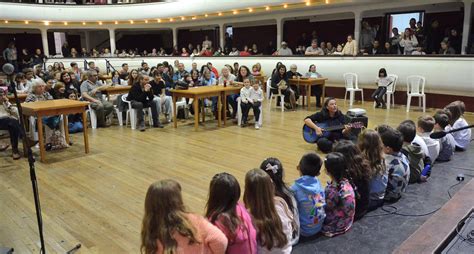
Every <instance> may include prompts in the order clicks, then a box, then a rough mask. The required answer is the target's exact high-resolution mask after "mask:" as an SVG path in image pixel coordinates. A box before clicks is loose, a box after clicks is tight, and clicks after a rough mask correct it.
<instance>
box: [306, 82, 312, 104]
mask: <svg viewBox="0 0 474 254" xmlns="http://www.w3.org/2000/svg"><path fill="white" fill-rule="evenodd" d="M306 97H307V98H308V99H307V100H308V110H311V84H310V85H308V94H307V95H306Z"/></svg>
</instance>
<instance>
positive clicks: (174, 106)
mask: <svg viewBox="0 0 474 254" xmlns="http://www.w3.org/2000/svg"><path fill="white" fill-rule="evenodd" d="M176 100H177V98H176V95H174V94H173V126H174V127H175V128H178V121H177V120H176V112H177V109H176Z"/></svg>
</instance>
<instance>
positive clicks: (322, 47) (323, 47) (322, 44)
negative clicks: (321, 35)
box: [319, 41, 326, 54]
mask: <svg viewBox="0 0 474 254" xmlns="http://www.w3.org/2000/svg"><path fill="white" fill-rule="evenodd" d="M319 47H320V48H321V49H322V50H323V52H324V54H326V42H324V41H322V42H321V43H320V44H319Z"/></svg>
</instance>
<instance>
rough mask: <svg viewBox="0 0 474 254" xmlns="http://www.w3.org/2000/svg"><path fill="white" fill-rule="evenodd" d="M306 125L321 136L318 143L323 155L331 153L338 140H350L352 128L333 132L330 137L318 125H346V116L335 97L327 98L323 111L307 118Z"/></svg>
mask: <svg viewBox="0 0 474 254" xmlns="http://www.w3.org/2000/svg"><path fill="white" fill-rule="evenodd" d="M304 123H305V124H306V125H307V126H308V127H310V128H312V129H314V130H315V131H316V133H317V135H318V136H320V138H319V139H318V141H317V146H318V148H319V150H321V152H323V153H328V152H330V151H331V150H332V146H333V144H334V142H336V141H337V140H340V139H349V138H350V132H351V128H350V127H345V128H344V129H343V130H335V131H331V132H329V134H328V135H324V134H323V128H321V127H319V126H318V125H317V124H318V123H323V124H327V125H328V127H331V126H339V125H345V124H346V119H345V117H344V114H342V112H341V111H340V110H339V109H338V108H337V102H336V99H335V98H333V97H328V98H326V101H325V102H324V105H323V108H322V109H321V111H320V112H317V113H315V114H313V115H310V116H307V117H306V118H305V120H304ZM323 135H324V136H323Z"/></svg>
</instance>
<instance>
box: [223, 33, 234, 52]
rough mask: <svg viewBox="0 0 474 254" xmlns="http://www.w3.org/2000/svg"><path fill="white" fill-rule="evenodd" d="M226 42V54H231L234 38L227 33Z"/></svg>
mask: <svg viewBox="0 0 474 254" xmlns="http://www.w3.org/2000/svg"><path fill="white" fill-rule="evenodd" d="M224 41H225V43H224V52H230V50H231V49H232V36H230V34H229V33H227V32H226V33H225V38H224Z"/></svg>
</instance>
